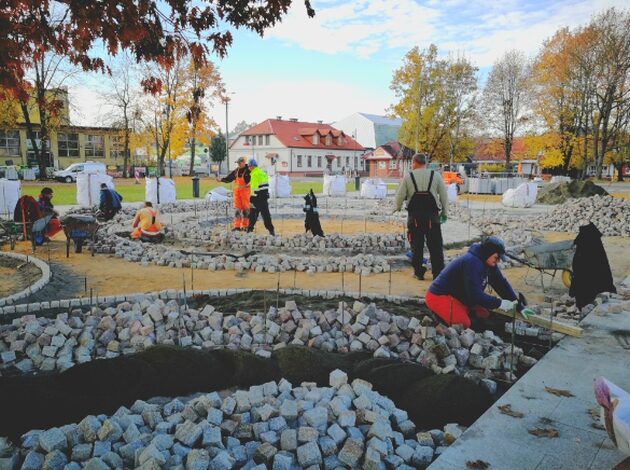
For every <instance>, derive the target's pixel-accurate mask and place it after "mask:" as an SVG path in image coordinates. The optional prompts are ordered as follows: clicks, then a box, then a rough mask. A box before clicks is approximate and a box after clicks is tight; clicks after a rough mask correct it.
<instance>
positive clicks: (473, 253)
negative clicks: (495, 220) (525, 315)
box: [425, 237, 523, 328]
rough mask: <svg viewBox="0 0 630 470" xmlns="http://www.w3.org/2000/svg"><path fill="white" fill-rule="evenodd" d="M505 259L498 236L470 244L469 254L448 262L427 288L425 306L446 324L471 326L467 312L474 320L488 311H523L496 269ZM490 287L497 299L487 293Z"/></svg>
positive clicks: (482, 316) (510, 288)
mask: <svg viewBox="0 0 630 470" xmlns="http://www.w3.org/2000/svg"><path fill="white" fill-rule="evenodd" d="M499 259H505V246H504V245H503V242H502V241H501V240H500V239H499V238H497V237H490V238H488V239H487V240H486V241H484V242H483V243H475V244H473V245H472V246H471V247H470V249H469V250H468V252H467V253H466V254H464V255H462V256H459V257H458V258H455V259H454V260H453V261H451V262H450V263H449V264H448V265H447V266H446V268H444V270H443V271H442V272H441V273H440V275H439V276H438V277H437V279H435V280H434V281H433V282H432V283H431V285H430V286H429V290H428V291H427V293H426V297H425V301H426V305H427V307H429V309H431V311H432V312H433V313H435V314H436V315H437V316H438V317H440V318H441V319H442V320H443V321H444V322H445V323H446V324H447V325H453V324H462V325H464V327H466V328H468V327H470V325H471V320H470V317H469V316H468V312H469V311H472V312H473V313H474V314H475V315H476V317H477V318H487V317H488V315H489V310H492V309H497V308H498V309H500V310H503V311H506V312H508V311H510V310H512V309H513V308H514V307H516V308H517V309H518V310H519V311H520V310H521V309H522V308H523V305H522V304H521V302H519V301H517V295H516V292H514V289H512V287H511V286H510V283H509V282H508V281H507V279H505V277H503V275H502V274H501V270H500V269H499V267H498V266H497V264H498V262H499ZM488 284H490V286H492V288H493V289H494V290H495V292H496V293H497V294H498V295H499V296H500V297H494V296H492V295H488V294H486V293H485V292H484V291H485V289H486V286H487V285H488Z"/></svg>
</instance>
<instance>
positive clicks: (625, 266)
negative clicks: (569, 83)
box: [0, 221, 630, 303]
mask: <svg viewBox="0 0 630 470" xmlns="http://www.w3.org/2000/svg"><path fill="white" fill-rule="evenodd" d="M288 222H289V221H287V223H288ZM292 222H293V221H292ZM294 222H295V225H297V224H298V222H299V221H294ZM345 224H347V222H346V223H345ZM345 224H344V225H345ZM355 224H356V222H355ZM359 225H360V223H359ZM375 225H378V224H375ZM260 228H261V229H263V230H264V227H262V225H261V227H260ZM383 228H385V227H383ZM545 237H546V239H547V240H548V241H558V240H565V239H571V238H574V235H573V234H569V233H546V234H545ZM604 246H605V247H606V251H607V253H608V259H609V261H610V264H611V268H612V271H613V276H614V278H615V279H616V280H622V279H623V278H624V277H625V276H626V275H627V273H629V272H630V257H629V256H627V254H628V249H630V239H628V238H623V237H606V238H604ZM16 250H19V251H21V252H23V253H29V250H30V245H27V244H23V243H22V244H20V243H18V245H17V247H16ZM461 251H462V250H461V249H460V250H452V251H447V253H452V254H457V253H460V252H461ZM35 256H38V257H39V258H41V259H42V260H44V261H47V262H51V263H52V264H53V271H54V266H59V267H60V268H63V271H64V272H66V273H68V274H70V273H71V274H72V276H73V278H74V281H76V280H77V279H79V280H82V282H72V289H70V285H68V289H65V291H64V295H65V297H67V296H68V295H69V294H70V293H71V292H70V291H71V290H74V295H76V296H83V295H89V290H90V289H93V294H94V295H113V294H125V293H135V292H150V291H157V290H162V289H178V290H180V289H182V288H183V287H184V283H185V284H186V289H187V290H191V289H216V288H219V289H220V288H249V289H275V288H276V287H277V286H278V283H279V285H280V287H281V288H291V287H297V288H304V289H317V290H324V289H328V290H345V291H359V290H361V291H362V292H374V293H383V294H388V293H391V294H394V295H424V293H425V291H426V289H427V288H428V287H429V285H430V283H431V280H430V279H427V280H425V281H417V280H415V279H413V277H412V270H411V267H410V266H409V267H406V265H405V267H403V268H402V269H401V270H400V271H394V272H392V273H391V278H390V273H383V274H372V275H370V276H367V277H359V275H357V274H348V273H345V274H342V273H319V274H307V273H297V272H293V271H291V272H285V273H279V274H277V273H276V274H271V273H253V272H249V271H247V272H245V273H241V274H237V273H236V271H218V272H210V271H205V270H192V269H190V268H182V269H178V268H169V267H165V266H153V265H152V266H150V267H143V266H141V265H140V264H138V263H131V262H128V261H124V260H122V259H120V258H116V257H115V256H113V255H105V254H97V255H96V256H94V257H92V256H90V253H89V251H88V250H84V253H81V254H77V253H74V252H71V253H70V257H69V258H66V256H65V240H64V236H63V234H59V235H58V236H57V237H56V239H54V240H53V241H52V242H50V243H49V244H48V246H44V247H41V248H38V252H37V253H36V254H35ZM0 274H2V273H0ZM505 275H506V277H507V278H508V280H509V281H510V282H511V283H512V285H513V286H514V287H515V288H516V289H517V290H519V291H521V292H523V293H524V294H525V295H526V296H527V298H528V300H530V302H536V303H542V302H543V301H544V299H545V296H556V297H557V296H559V295H562V294H563V293H566V292H568V289H567V288H566V287H564V286H563V284H562V281H561V279H560V276H559V275H557V276H556V278H555V279H554V280H553V282H551V277H550V276H547V275H545V276H544V283H545V287H546V288H547V287H550V290H549V291H548V292H543V291H542V289H541V286H540V274H539V272H538V271H536V270H533V269H531V268H527V267H522V268H512V269H508V270H506V271H505ZM427 277H430V276H427ZM13 278H14V277H13V276H4V275H0V292H3V291H6V290H10V289H12V288H15V287H11V286H14V283H15V281H14V280H13ZM86 288H87V290H86ZM58 290H59V289H58V288H57V287H56V288H55V289H53V291H54V292H50V293H48V295H50V296H56V295H55V292H57V291H58Z"/></svg>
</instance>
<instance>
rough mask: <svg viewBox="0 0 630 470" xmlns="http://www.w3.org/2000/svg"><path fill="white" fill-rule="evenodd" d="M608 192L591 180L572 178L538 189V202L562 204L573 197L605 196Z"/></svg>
mask: <svg viewBox="0 0 630 470" xmlns="http://www.w3.org/2000/svg"><path fill="white" fill-rule="evenodd" d="M607 195H608V192H607V191H606V190H605V189H604V188H602V187H601V186H598V185H596V184H595V183H593V182H592V181H580V180H573V181H571V182H569V183H551V184H547V185H545V186H543V187H542V188H540V190H539V191H538V195H537V197H536V202H538V203H539V204H562V203H564V202H567V201H568V200H569V199H573V198H583V197H591V196H607Z"/></svg>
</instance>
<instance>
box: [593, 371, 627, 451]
mask: <svg viewBox="0 0 630 470" xmlns="http://www.w3.org/2000/svg"><path fill="white" fill-rule="evenodd" d="M598 382H603V383H604V384H606V386H607V388H608V391H609V396H610V401H611V402H612V401H616V405H615V406H614V409H613V412H612V428H613V429H612V431H613V432H614V435H615V440H616V441H617V449H619V450H620V451H621V452H623V453H624V454H626V455H630V393H628V392H626V391H625V390H623V389H622V388H620V387H618V386H617V385H615V384H614V383H612V382H610V381H608V380H606V379H605V378H603V377H600V378H598V379H597V380H596V381H595V387H596V388H598V387H601V384H598ZM595 396H596V397H597V391H596V395H595ZM598 402H599V400H598ZM600 405H601V403H600ZM600 419H601V423H602V424H603V425H604V427H605V428H606V430H607V431H608V432H609V433H610V431H611V429H608V426H607V423H606V419H605V414H604V407H601V412H600Z"/></svg>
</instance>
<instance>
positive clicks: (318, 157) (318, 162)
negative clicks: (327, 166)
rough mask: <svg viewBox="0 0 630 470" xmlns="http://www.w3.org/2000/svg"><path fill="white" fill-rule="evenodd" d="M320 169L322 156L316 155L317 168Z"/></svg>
mask: <svg viewBox="0 0 630 470" xmlns="http://www.w3.org/2000/svg"><path fill="white" fill-rule="evenodd" d="M321 167H322V156H321V155H318V156H317V168H321Z"/></svg>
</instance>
